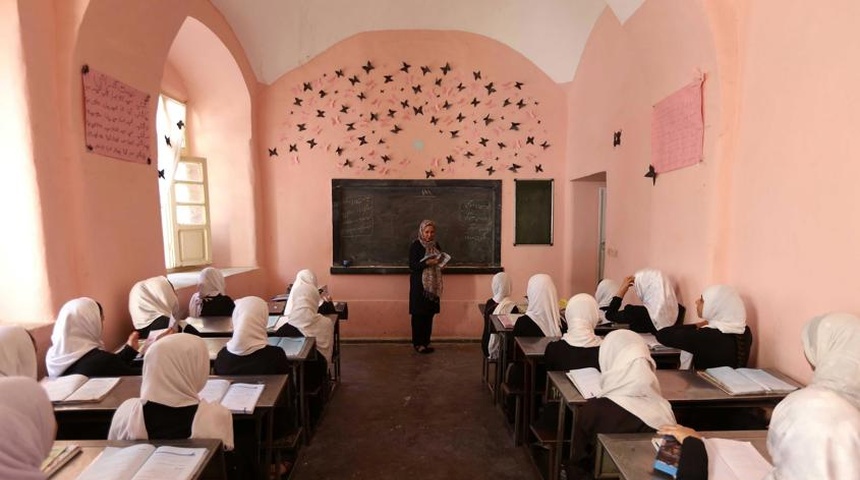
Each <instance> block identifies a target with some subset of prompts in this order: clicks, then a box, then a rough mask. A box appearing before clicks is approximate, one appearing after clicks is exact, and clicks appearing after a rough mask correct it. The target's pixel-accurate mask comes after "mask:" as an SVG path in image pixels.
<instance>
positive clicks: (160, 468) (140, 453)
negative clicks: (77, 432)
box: [77, 443, 206, 480]
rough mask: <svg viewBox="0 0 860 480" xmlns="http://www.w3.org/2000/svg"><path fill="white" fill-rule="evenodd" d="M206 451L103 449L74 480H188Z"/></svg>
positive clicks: (144, 445) (146, 447)
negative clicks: (108, 479)
mask: <svg viewBox="0 0 860 480" xmlns="http://www.w3.org/2000/svg"><path fill="white" fill-rule="evenodd" d="M204 458H206V449H205V448H179V447H168V446H162V447H157V448H156V446H155V445H150V444H147V443H142V444H139V445H132V446H130V447H124V448H119V447H106V448H105V449H104V451H102V453H100V454H99V456H98V457H96V459H95V460H93V462H92V463H91V464H90V466H88V467H87V468H86V470H84V471H83V472H81V474H80V475H79V476H78V479H77V480H102V479H104V478H111V479H115V480H164V479H167V478H169V479H171V480H174V479H176V480H185V479H191V478H192V476H193V475H194V472H195V471H196V470H197V469H198V467H199V466H200V464H201V463H203V459H204Z"/></svg>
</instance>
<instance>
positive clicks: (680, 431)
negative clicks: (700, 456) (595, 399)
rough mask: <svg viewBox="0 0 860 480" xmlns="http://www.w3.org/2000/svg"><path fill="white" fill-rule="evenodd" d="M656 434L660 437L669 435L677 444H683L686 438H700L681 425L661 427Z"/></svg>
mask: <svg viewBox="0 0 860 480" xmlns="http://www.w3.org/2000/svg"><path fill="white" fill-rule="evenodd" d="M657 433H659V434H660V435H671V436H673V437H675V439H676V440H678V442H679V443H684V439H685V438H687V437H695V438H702V435H701V434H699V432H697V431H695V430H693V429H692V428H689V427H685V426H683V425H663V426H662V427H660V429H659V430H657Z"/></svg>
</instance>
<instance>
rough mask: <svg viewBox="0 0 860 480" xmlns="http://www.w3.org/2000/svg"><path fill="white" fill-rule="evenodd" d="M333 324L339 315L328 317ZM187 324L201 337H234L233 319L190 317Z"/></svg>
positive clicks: (270, 333) (271, 332)
mask: <svg viewBox="0 0 860 480" xmlns="http://www.w3.org/2000/svg"><path fill="white" fill-rule="evenodd" d="M326 316H327V317H329V318H330V319H331V320H332V322H337V321H338V318H339V317H338V314H336V313H330V314H328V315H326ZM185 323H187V324H188V325H191V326H192V327H194V328H195V329H196V330H197V331H198V332H200V336H201V337H230V336H232V335H233V317H204V318H200V317H188V318H186V319H185ZM268 333H269V336H274V335H275V331H274V330H269V331H268Z"/></svg>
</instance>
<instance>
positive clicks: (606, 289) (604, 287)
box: [594, 278, 618, 321]
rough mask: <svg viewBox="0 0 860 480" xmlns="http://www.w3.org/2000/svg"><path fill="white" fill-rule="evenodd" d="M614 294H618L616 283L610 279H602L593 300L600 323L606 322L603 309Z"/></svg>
mask: <svg viewBox="0 0 860 480" xmlns="http://www.w3.org/2000/svg"><path fill="white" fill-rule="evenodd" d="M616 293H618V283H616V282H615V281H614V280H612V279H611V278H604V279H603V280H601V281H600V283H598V284H597V291H596V292H594V299H595V300H597V308H598V309H599V313H600V320H601V321H606V312H605V311H604V310H603V309H604V308H606V307H608V306H609V304H610V303H611V302H612V297H614V296H615V294H616Z"/></svg>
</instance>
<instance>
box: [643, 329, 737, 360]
mask: <svg viewBox="0 0 860 480" xmlns="http://www.w3.org/2000/svg"><path fill="white" fill-rule="evenodd" d="M656 338H657V341H658V342H660V343H662V344H663V345H666V346H667V347H673V348H679V349H681V350H685V351H687V352H690V353H692V354H693V368H694V369H696V370H704V369H706V368H712V367H724V366H725V367H732V368H739V367H746V364H747V359H748V358H749V354H750V346H751V345H752V332H751V331H750V328H749V327H746V329H745V330H744V333H742V334H731V333H723V332H721V331H719V330H717V329H716V328H696V326H695V325H677V326H672V327H666V328H664V329H662V330H660V331H659V332H657V335H656Z"/></svg>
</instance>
